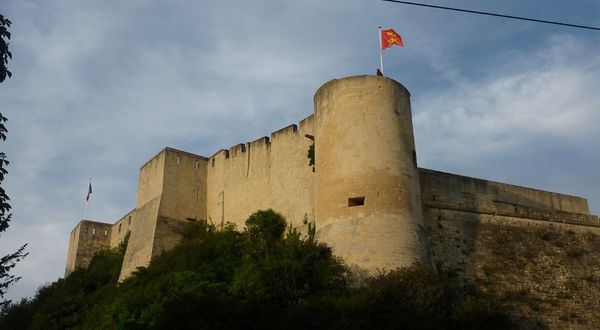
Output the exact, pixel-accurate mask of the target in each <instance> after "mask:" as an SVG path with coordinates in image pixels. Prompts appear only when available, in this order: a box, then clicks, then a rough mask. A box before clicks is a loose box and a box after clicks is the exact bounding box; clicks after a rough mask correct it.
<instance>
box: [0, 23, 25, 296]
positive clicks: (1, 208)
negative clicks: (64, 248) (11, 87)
mask: <svg viewBox="0 0 600 330" xmlns="http://www.w3.org/2000/svg"><path fill="white" fill-rule="evenodd" d="M11 24H12V22H11V21H10V20H9V19H7V18H5V17H4V16H3V15H2V14H0V83H1V82H3V81H4V80H5V79H6V77H8V78H10V77H11V76H12V73H11V72H10V71H8V68H7V67H6V65H7V64H8V60H9V59H10V58H12V54H11V52H10V51H9V50H8V40H9V39H10V32H9V31H8V27H10V25H11ZM6 121H7V118H6V117H4V115H3V114H2V113H0V139H2V141H5V140H6V134H7V133H8V130H7V129H6V126H4V123H5V122H6ZM8 164H9V162H8V160H7V159H6V154H5V153H4V152H0V184H1V183H2V182H3V181H4V176H5V175H6V174H7V173H8V171H7V170H6V166H8ZM9 201H10V198H8V195H7V194H6V191H5V190H4V188H2V187H1V186H0V232H4V231H6V229H7V228H8V225H9V222H10V220H11V216H12V214H11V213H10V209H11V206H10V204H9ZM26 246H27V244H25V245H23V246H21V248H19V249H18V250H17V251H16V252H13V253H10V254H7V255H5V256H3V257H2V258H0V299H1V298H3V297H4V294H5V293H6V290H7V289H8V287H9V286H10V285H11V284H13V283H14V282H16V281H18V280H19V277H16V276H15V275H11V274H10V270H11V269H12V268H13V267H15V265H16V264H17V262H19V261H21V259H23V258H25V257H26V256H27V254H28V253H27V252H25V247H26ZM0 304H3V303H0Z"/></svg>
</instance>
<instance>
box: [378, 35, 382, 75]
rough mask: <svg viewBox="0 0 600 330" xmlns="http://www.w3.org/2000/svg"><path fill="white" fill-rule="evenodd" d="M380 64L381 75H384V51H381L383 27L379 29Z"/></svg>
mask: <svg viewBox="0 0 600 330" xmlns="http://www.w3.org/2000/svg"><path fill="white" fill-rule="evenodd" d="M378 30H379V63H380V64H381V66H380V68H381V74H382V75H383V49H381V46H382V44H381V26H380V27H379V29H378Z"/></svg>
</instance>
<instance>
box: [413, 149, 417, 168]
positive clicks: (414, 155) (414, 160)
mask: <svg viewBox="0 0 600 330" xmlns="http://www.w3.org/2000/svg"><path fill="white" fill-rule="evenodd" d="M412 156H413V163H414V164H415V167H417V153H416V152H415V151H414V150H413V151H412Z"/></svg>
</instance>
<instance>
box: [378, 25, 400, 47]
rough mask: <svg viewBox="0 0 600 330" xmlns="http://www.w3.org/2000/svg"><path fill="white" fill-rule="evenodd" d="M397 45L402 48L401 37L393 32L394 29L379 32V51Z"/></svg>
mask: <svg viewBox="0 0 600 330" xmlns="http://www.w3.org/2000/svg"><path fill="white" fill-rule="evenodd" d="M393 45H397V46H400V47H404V43H403V42H402V37H401V36H400V35H399V34H398V33H396V31H394V29H387V30H382V31H381V50H384V49H386V48H389V47H392V46H393Z"/></svg>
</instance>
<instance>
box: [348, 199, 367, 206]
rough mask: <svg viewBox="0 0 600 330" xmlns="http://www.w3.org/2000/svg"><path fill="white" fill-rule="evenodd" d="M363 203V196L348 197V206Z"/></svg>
mask: <svg viewBox="0 0 600 330" xmlns="http://www.w3.org/2000/svg"><path fill="white" fill-rule="evenodd" d="M360 205H365V196H361V197H350V198H348V207H354V206H360Z"/></svg>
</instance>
